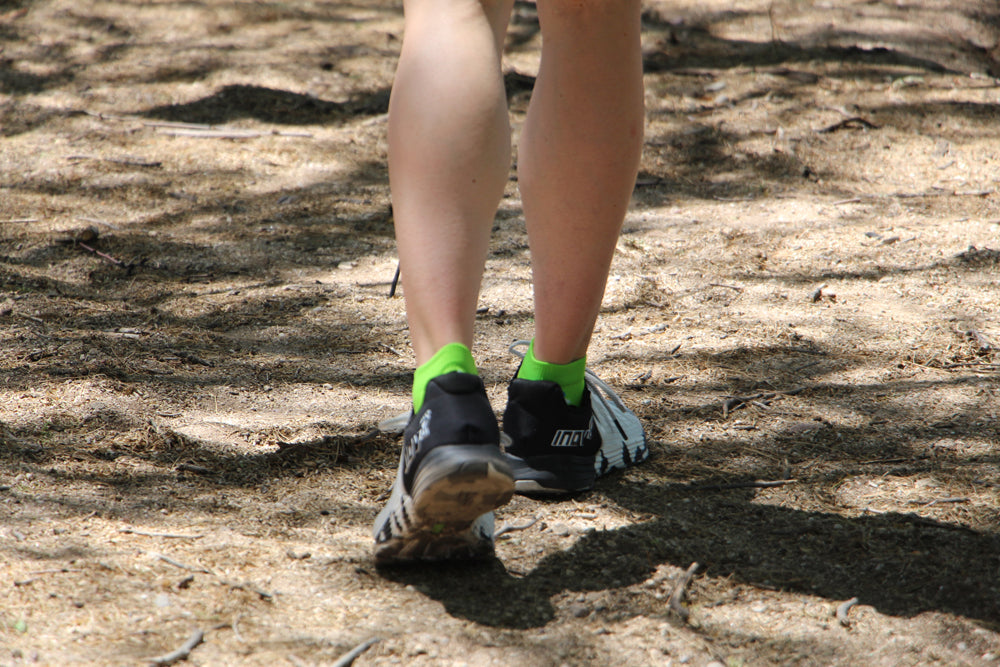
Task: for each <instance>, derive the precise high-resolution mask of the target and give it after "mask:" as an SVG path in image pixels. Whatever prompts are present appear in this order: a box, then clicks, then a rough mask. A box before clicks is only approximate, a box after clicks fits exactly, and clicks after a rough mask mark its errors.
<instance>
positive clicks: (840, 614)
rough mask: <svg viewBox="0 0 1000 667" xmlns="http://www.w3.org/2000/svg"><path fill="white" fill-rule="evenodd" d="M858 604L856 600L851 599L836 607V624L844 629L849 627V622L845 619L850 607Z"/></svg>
mask: <svg viewBox="0 0 1000 667" xmlns="http://www.w3.org/2000/svg"><path fill="white" fill-rule="evenodd" d="M857 603H858V599H857V598H851V599H850V600H848V601H847V602H845V603H843V604H842V605H840V606H839V607H837V622H838V623H840V624H841V625H842V626H844V627H845V628H846V627H848V626H850V624H851V621H850V619H848V618H847V614H848V613H850V611H851V607H853V606H854V605H856V604H857Z"/></svg>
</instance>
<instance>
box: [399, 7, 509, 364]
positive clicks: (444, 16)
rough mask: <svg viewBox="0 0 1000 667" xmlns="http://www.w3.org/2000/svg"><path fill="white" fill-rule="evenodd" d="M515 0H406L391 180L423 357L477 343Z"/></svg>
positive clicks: (505, 163)
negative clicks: (504, 59) (503, 62)
mask: <svg viewBox="0 0 1000 667" xmlns="http://www.w3.org/2000/svg"><path fill="white" fill-rule="evenodd" d="M512 5H513V0H406V1H405V2H404V12H405V16H406V26H405V33H404V38H403V47H402V52H401V54H400V59H399V65H398V69H397V72H396V79H395V82H394V84H393V89H392V96H391V101H390V104H389V179H390V184H391V188H392V200H393V212H394V217H395V224H396V239H397V242H398V246H399V257H400V267H401V276H402V280H403V291H404V296H405V298H406V312H407V317H408V319H409V323H410V335H411V339H412V344H413V349H414V353H415V354H416V358H417V363H418V364H423V363H425V362H427V361H428V360H430V359H431V358H432V357H433V355H434V354H435V353H436V352H438V350H440V349H441V348H442V347H444V346H445V345H447V344H449V343H461V344H463V345H465V346H466V347H469V348H471V347H472V339H473V327H474V324H475V311H476V305H477V301H478V296H479V287H480V282H481V279H482V272H483V267H484V265H485V261H486V254H487V251H488V248H489V236H490V230H491V228H492V224H493V218H494V215H495V213H496V208H497V206H498V205H499V202H500V198H501V196H502V195H503V189H504V185H505V183H506V182H507V175H508V172H509V168H510V129H509V121H508V117H507V102H506V96H505V92H504V86H503V76H502V73H501V69H500V56H501V50H502V46H503V36H504V34H505V32H506V28H507V20H508V17H509V15H510V10H511V6H512Z"/></svg>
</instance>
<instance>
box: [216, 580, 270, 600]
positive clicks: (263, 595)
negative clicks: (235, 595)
mask: <svg viewBox="0 0 1000 667" xmlns="http://www.w3.org/2000/svg"><path fill="white" fill-rule="evenodd" d="M219 583H220V584H222V585H223V586H229V588H232V589H235V590H238V591H248V592H250V593H254V594H256V595H257V596H258V597H260V599H261V600H267V601H268V602H270V601H271V600H273V599H274V593H268V592H267V591H265V590H262V589H260V588H257V587H256V586H254V585H253V584H250V583H244V584H241V583H240V582H238V581H227V580H225V579H219Z"/></svg>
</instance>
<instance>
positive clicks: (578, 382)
mask: <svg viewBox="0 0 1000 667" xmlns="http://www.w3.org/2000/svg"><path fill="white" fill-rule="evenodd" d="M586 367H587V358H586V357H581V358H579V359H577V360H575V361H571V362H570V363H568V364H551V363H549V362H547V361H541V360H539V359H538V358H536V357H535V342H534V341H531V345H529V346H528V352H527V354H525V355H524V361H522V362H521V367H520V368H519V369H518V371H517V377H518V379H520V380H545V381H548V382H555V383H556V384H558V385H559V386H560V388H562V391H563V395H564V397H565V399H566V403H568V404H569V405H580V403H581V401H582V400H583V392H584V388H585V387H586V381H585V380H584V372H585V370H586Z"/></svg>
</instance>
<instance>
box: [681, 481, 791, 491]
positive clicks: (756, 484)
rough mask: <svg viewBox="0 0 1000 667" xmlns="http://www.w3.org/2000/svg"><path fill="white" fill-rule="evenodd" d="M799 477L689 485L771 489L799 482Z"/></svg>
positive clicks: (701, 488)
mask: <svg viewBox="0 0 1000 667" xmlns="http://www.w3.org/2000/svg"><path fill="white" fill-rule="evenodd" d="M798 481H799V480H797V479H774V480H762V479H758V480H754V481H752V482H730V483H727V484H700V485H695V484H692V485H689V486H688V488H689V489H690V490H691V491H729V490H731V489H771V488H774V487H777V486H785V485H786V484H797V483H798Z"/></svg>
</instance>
